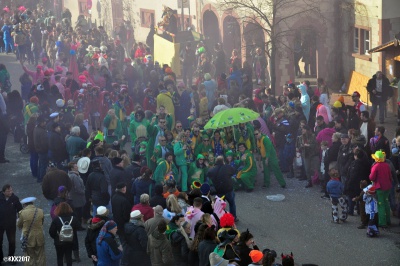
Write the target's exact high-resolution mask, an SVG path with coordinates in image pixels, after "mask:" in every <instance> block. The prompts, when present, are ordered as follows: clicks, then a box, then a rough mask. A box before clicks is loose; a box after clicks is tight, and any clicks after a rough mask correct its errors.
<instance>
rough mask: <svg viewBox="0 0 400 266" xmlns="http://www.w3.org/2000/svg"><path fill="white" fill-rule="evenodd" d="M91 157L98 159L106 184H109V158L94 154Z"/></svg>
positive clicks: (110, 166)
mask: <svg viewBox="0 0 400 266" xmlns="http://www.w3.org/2000/svg"><path fill="white" fill-rule="evenodd" d="M93 159H99V161H100V165H101V170H103V173H104V176H105V177H106V180H107V185H110V184H111V181H110V173H111V170H112V164H111V161H110V159H108V158H107V157H105V156H103V155H96V156H94V158H93Z"/></svg>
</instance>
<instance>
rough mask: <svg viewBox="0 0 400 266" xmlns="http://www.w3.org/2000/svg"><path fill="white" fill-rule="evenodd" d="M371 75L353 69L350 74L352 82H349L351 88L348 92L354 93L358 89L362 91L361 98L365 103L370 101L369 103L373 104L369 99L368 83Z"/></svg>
mask: <svg viewBox="0 0 400 266" xmlns="http://www.w3.org/2000/svg"><path fill="white" fill-rule="evenodd" d="M369 79H370V77H367V76H364V75H363V74H360V73H358V72H356V71H353V72H352V73H351V75H350V83H349V85H348V86H349V88H348V90H347V94H350V95H352V94H353V92H355V91H357V92H359V93H360V95H361V97H360V100H361V101H362V102H363V103H368V105H371V102H370V101H369V98H368V97H369V95H368V92H367V84H368V80H369Z"/></svg>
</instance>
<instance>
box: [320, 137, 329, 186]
mask: <svg viewBox="0 0 400 266" xmlns="http://www.w3.org/2000/svg"><path fill="white" fill-rule="evenodd" d="M327 155H328V142H327V141H326V140H324V141H322V142H321V162H320V167H319V180H320V181H321V184H322V186H323V187H322V190H323V192H324V191H325V187H324V182H323V181H324V176H325V163H324V160H325V157H326V156H327Z"/></svg>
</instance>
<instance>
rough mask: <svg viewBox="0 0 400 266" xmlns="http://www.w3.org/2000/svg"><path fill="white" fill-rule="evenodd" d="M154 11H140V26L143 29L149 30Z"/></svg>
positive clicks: (152, 21)
mask: <svg viewBox="0 0 400 266" xmlns="http://www.w3.org/2000/svg"><path fill="white" fill-rule="evenodd" d="M154 14H155V12H154V10H149V9H142V8H141V9H140V26H142V27H145V28H150V25H151V24H153V25H154V24H155V23H154V17H155V16H154Z"/></svg>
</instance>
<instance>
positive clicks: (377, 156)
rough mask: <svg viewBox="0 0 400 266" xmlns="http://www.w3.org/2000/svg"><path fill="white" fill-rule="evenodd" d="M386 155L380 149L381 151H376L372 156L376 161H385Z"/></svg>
mask: <svg viewBox="0 0 400 266" xmlns="http://www.w3.org/2000/svg"><path fill="white" fill-rule="evenodd" d="M385 155H386V154H385V152H383V151H381V150H379V151H376V152H375V154H372V155H371V157H372V159H374V160H375V162H377V163H381V162H384V161H385Z"/></svg>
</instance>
